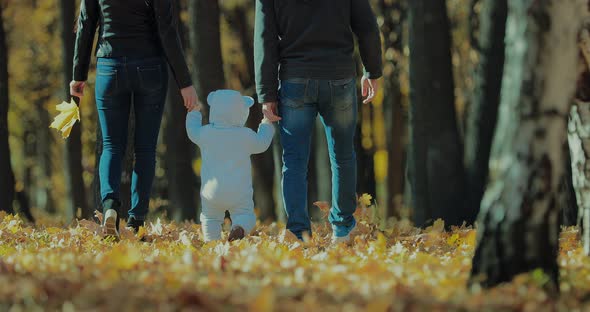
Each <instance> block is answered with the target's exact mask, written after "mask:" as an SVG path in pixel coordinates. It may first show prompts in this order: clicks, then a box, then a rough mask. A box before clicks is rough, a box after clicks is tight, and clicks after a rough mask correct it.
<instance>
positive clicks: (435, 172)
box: [408, 0, 465, 226]
mask: <svg viewBox="0 0 590 312" xmlns="http://www.w3.org/2000/svg"><path fill="white" fill-rule="evenodd" d="M408 5H409V14H410V19H409V20H410V22H409V24H410V102H411V105H410V129H411V130H410V131H411V139H410V140H411V143H410V144H411V146H410V159H409V161H410V163H409V167H410V168H409V169H410V174H411V179H410V181H411V183H412V191H413V194H412V199H413V206H414V207H413V208H414V222H415V223H416V225H418V226H423V225H425V224H428V223H429V222H432V221H434V220H435V219H438V218H442V219H443V220H444V221H445V222H446V224H447V225H460V224H461V223H462V222H463V220H464V216H465V213H464V211H463V207H464V200H463V198H464V196H465V195H464V172H463V147H462V146H461V142H460V138H459V132H458V129H457V117H456V113H455V96H454V83H453V72H452V67H451V37H450V32H449V31H450V30H449V19H448V16H447V7H446V3H445V1H443V0H412V1H409V2H408Z"/></svg>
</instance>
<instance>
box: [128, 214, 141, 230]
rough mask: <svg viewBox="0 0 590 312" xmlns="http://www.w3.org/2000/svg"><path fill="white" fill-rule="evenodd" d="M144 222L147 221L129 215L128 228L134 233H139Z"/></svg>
mask: <svg viewBox="0 0 590 312" xmlns="http://www.w3.org/2000/svg"><path fill="white" fill-rule="evenodd" d="M144 224H145V221H143V220H137V219H135V217H129V219H128V220H127V228H128V229H130V230H132V231H133V232H134V233H137V231H139V228H140V227H142V226H143V225H144Z"/></svg>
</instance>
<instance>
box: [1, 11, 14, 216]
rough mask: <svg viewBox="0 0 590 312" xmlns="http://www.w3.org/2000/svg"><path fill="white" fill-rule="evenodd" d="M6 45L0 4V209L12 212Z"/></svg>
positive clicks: (12, 179)
mask: <svg viewBox="0 0 590 312" xmlns="http://www.w3.org/2000/svg"><path fill="white" fill-rule="evenodd" d="M8 104H9V100H8V47H7V46H6V33H5V32H4V19H3V18H2V6H1V5H0V210H3V211H7V212H8V213H13V212H14V210H13V209H12V201H13V199H14V174H13V172H12V165H11V163H10V146H9V144H8Z"/></svg>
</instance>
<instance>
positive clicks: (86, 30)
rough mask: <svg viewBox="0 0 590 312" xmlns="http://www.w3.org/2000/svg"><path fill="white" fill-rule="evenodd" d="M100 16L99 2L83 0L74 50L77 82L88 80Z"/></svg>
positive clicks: (75, 78) (96, 0)
mask: <svg viewBox="0 0 590 312" xmlns="http://www.w3.org/2000/svg"><path fill="white" fill-rule="evenodd" d="M99 14H100V13H99V7H98V0H82V3H81V4H80V16H79V17H78V30H77V31H76V45H75V48H74V73H73V74H74V76H73V78H74V80H76V81H86V80H87V79H88V69H89V67H90V57H91V55H92V44H93V43H94V35H95V34H96V26H97V24H98V17H99Z"/></svg>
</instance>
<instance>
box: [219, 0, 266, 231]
mask: <svg viewBox="0 0 590 312" xmlns="http://www.w3.org/2000/svg"><path fill="white" fill-rule="evenodd" d="M253 6H254V3H253V2H252V1H248V2H247V3H246V4H245V5H234V6H233V7H232V8H230V9H229V10H227V11H226V12H224V16H225V18H226V20H227V22H228V24H229V25H230V27H231V28H232V31H233V32H234V33H235V34H236V36H237V37H238V38H239V40H240V46H241V49H242V51H243V53H244V58H245V59H244V61H245V62H246V68H247V69H248V72H247V73H246V74H243V75H241V76H240V81H241V84H242V86H243V88H244V89H246V90H254V76H253V74H254V47H253V44H252V43H253V39H252V33H253V30H252V27H251V25H249V24H248V11H247V10H248V9H249V8H251V7H253ZM262 117H263V116H262V110H261V108H260V106H258V105H254V106H252V108H251V109H250V116H249V117H248V121H247V122H246V126H247V127H249V128H251V129H252V130H254V131H257V130H258V125H259V124H260V121H261V120H262ZM252 175H253V186H254V204H255V207H256V208H257V209H258V211H259V218H260V220H262V221H266V220H271V221H274V220H276V218H277V215H276V211H275V200H274V196H273V192H272V189H273V186H274V162H273V154H272V148H269V149H268V150H267V151H266V152H264V153H262V154H259V155H254V156H252Z"/></svg>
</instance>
